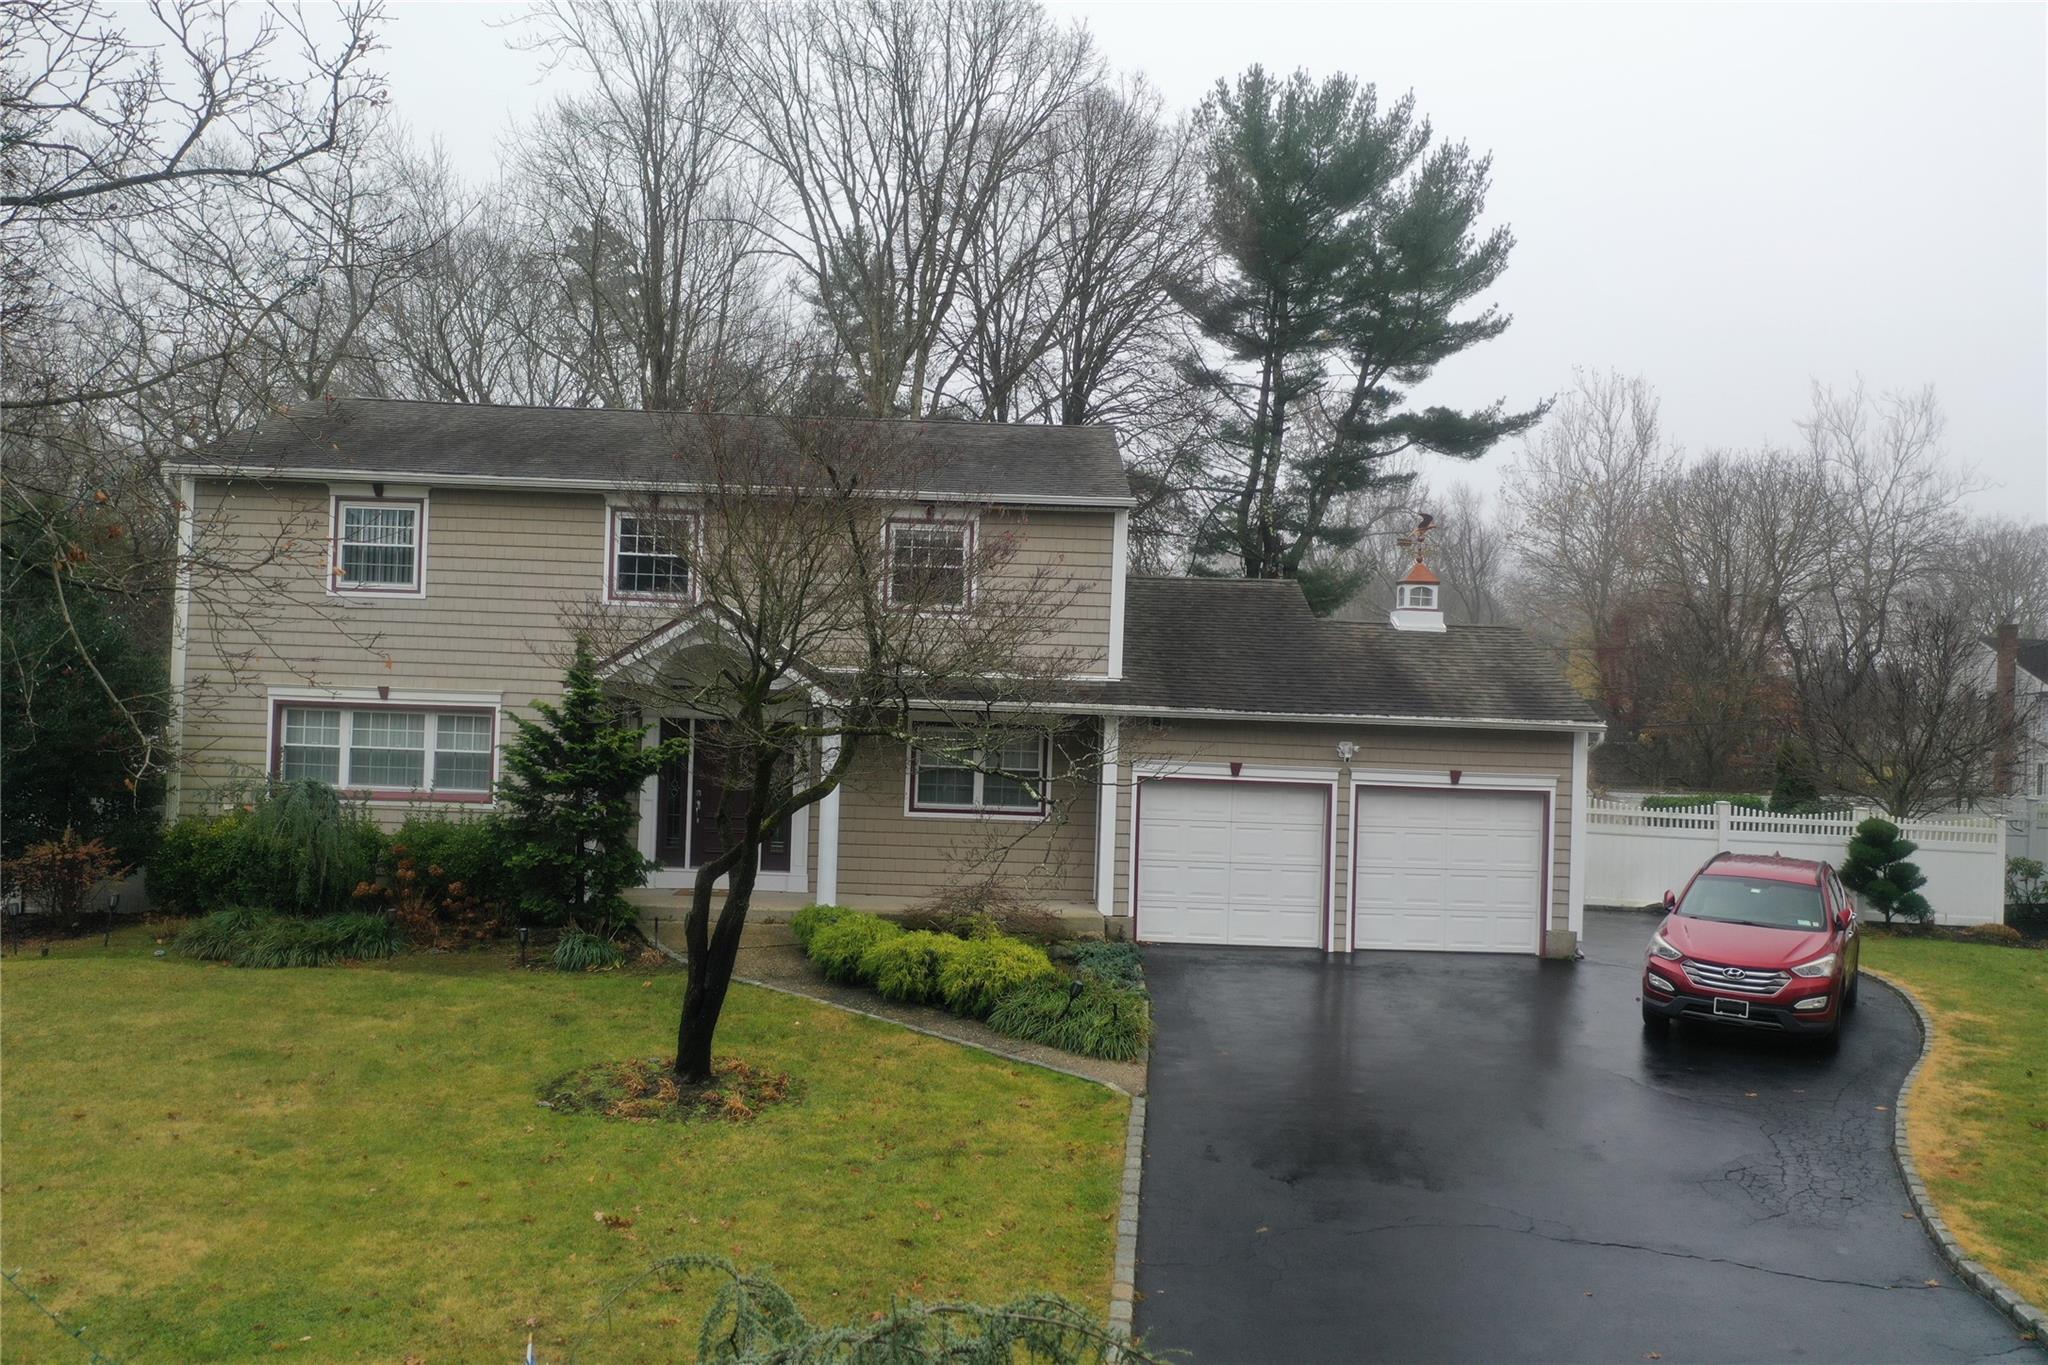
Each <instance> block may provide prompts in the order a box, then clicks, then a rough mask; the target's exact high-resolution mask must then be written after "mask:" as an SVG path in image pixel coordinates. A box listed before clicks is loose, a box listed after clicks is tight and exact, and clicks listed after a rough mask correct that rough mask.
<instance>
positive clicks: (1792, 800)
mask: <svg viewBox="0 0 2048 1365" xmlns="http://www.w3.org/2000/svg"><path fill="white" fill-rule="evenodd" d="M1777 770H1778V772H1777V782H1776V783H1775V784H1774V785H1773V786H1772V787H1771V809H1772V810H1776V811H1802V810H1807V809H1809V808H1811V807H1812V805H1813V804H1814V802H1816V801H1818V800H1820V780H1819V778H1818V776H1817V775H1816V774H1815V772H1814V763H1813V750H1812V749H1809V748H1808V747H1807V746H1806V745H1805V743H1803V742H1802V741H1800V740H1797V739H1788V740H1786V741H1785V742H1784V743H1783V744H1780V745H1779V746H1778V758H1777Z"/></svg>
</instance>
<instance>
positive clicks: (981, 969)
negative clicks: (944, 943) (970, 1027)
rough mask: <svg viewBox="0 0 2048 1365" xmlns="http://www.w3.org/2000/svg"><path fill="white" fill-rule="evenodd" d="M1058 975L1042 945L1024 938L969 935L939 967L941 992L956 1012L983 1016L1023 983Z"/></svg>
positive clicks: (1024, 984) (973, 1016)
mask: <svg viewBox="0 0 2048 1365" xmlns="http://www.w3.org/2000/svg"><path fill="white" fill-rule="evenodd" d="M1056 975H1058V969H1056V968H1055V967H1054V966H1053V965H1052V959H1051V958H1049V957H1047V956H1046V955H1045V950H1044V949H1043V948H1036V947H1033V946H1032V945H1031V944H1029V943H1025V942H1023V941H1022V940H1021V939H1014V938H981V939H969V940H967V941H966V942H964V943H962V944H961V945H960V948H959V951H957V952H955V953H953V954H952V955H951V956H949V957H948V958H947V959H946V961H945V962H944V963H943V964H941V966H940V968H939V994H940V997H941V998H942V999H943V1000H944V1001H945V1002H946V1008H947V1009H949V1010H951V1011H953V1012H954V1013H955V1014H964V1015H967V1016H968V1017H970V1018H974V1019H981V1018H984V1017H986V1016H987V1014H988V1012H989V1011H990V1010H992V1009H994V1008H995V1007H996V1002H997V1001H999V1000H1001V999H1002V998H1003V997H1004V996H1006V995H1008V994H1009V993H1010V992H1011V991H1014V990H1016V989H1017V988H1018V987H1020V986H1028V985H1030V984H1031V983H1032V982H1034V981H1042V980H1045V979H1046V978H1048V977H1052V976H1056Z"/></svg>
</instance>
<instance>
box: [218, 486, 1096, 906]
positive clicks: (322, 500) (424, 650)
mask: <svg viewBox="0 0 2048 1365" xmlns="http://www.w3.org/2000/svg"><path fill="white" fill-rule="evenodd" d="M328 505H329V492H328V489H327V487H326V485H324V484H307V483H292V482H277V483H271V484H260V483H255V482H251V481H245V480H238V481H234V482H232V483H230V482H227V481H223V480H201V481H199V483H198V487H197V506H196V508H195V520H196V523H197V524H198V525H199V526H200V527H202V528H208V527H216V528H218V529H217V530H216V531H212V532H209V533H208V536H209V544H211V537H212V536H213V535H216V534H217V535H219V536H220V537H221V538H222V539H223V540H224V541H225V542H226V543H227V544H228V545H233V544H236V543H239V544H241V545H244V546H251V547H253V546H255V545H259V544H263V543H266V542H268V541H269V540H270V539H271V538H272V537H273V536H274V535H275V534H276V533H277V531H278V530H279V529H280V528H285V527H289V528H290V529H291V530H292V531H293V532H294V533H295V534H297V535H300V536H302V537H304V538H306V539H307V540H309V541H312V542H318V543H317V545H309V546H307V547H306V550H307V552H306V553H305V558H304V562H303V563H302V564H300V565H298V566H295V567H294V568H293V569H292V570H291V571H290V572H289V573H288V574H287V575H286V577H287V578H288V579H289V582H290V584H291V588H290V591H289V592H288V593H286V594H285V597H284V600H283V601H280V602H273V603H272V604H271V605H269V606H268V607H266V608H265V609H264V610H263V611H262V612H260V613H255V614H257V615H260V616H261V617H262V618H263V619H262V620H261V621H260V622H257V623H255V624H252V623H251V621H250V620H249V619H248V618H249V616H250V615H251V613H250V612H249V611H248V610H247V609H246V604H238V603H237V602H235V601H232V600H221V596H220V592H216V591H215V588H216V587H218V588H219V589H220V590H221V592H226V593H227V595H228V596H229V597H232V596H233V593H232V591H231V590H229V588H228V585H225V584H223V585H209V584H206V583H201V584H200V585H198V590H197V591H196V592H195V595H194V603H193V620H192V631H191V642H190V648H189V651H188V656H187V657H188V662H187V669H186V677H187V682H188V685H189V686H190V687H191V688H192V692H193V704H192V705H191V707H190V709H189V713H188V719H187V722H186V728H185V741H186V744H187V747H188V752H189V753H190V755H191V759H192V763H191V767H190V768H189V770H188V773H187V778H186V781H185V783H184V791H183V795H182V797H181V806H182V808H184V809H187V810H189V809H193V808H195V807H196V805H197V803H199V802H201V801H202V800H204V798H205V795H206V793H208V792H209V791H213V790H217V789H218V788H220V787H221V786H222V785H223V784H225V783H228V782H232V781H236V780H244V779H250V778H254V777H257V776H260V775H261V774H262V772H263V771H264V769H265V766H266V764H267V762H268V755H267V754H266V752H265V749H264V742H265V734H266V726H267V719H268V718H267V715H266V711H265V708H266V701H265V697H266V689H268V688H271V687H293V686H309V685H319V686H331V687H377V686H388V687H390V688H391V689H392V690H393V691H394V692H396V693H404V692H408V691H440V692H502V693H503V694H504V706H505V708H506V709H507V710H518V711H520V712H521V713H522V714H526V711H525V708H526V707H527V705H528V704H529V703H530V702H532V701H533V700H535V699H536V698H540V697H551V696H554V695H555V694H556V692H557V691H558V690H559V682H560V677H561V669H562V664H563V661H564V658H565V656H566V654H567V650H568V644H569V639H568V633H567V630H566V628H565V627H564V625H563V622H562V619H561V608H562V607H563V605H564V604H567V603H577V604H585V603H590V602H593V601H595V600H596V599H597V598H598V597H599V595H600V594H601V592H602V590H603V584H604V573H605V564H604V556H605V553H606V517H607V511H606V504H605V501H604V499H603V497H602V496H600V495H598V494H595V493H590V494H576V493H560V492H547V493H541V492H516V491H500V490H495V489H474V488H460V489H449V488H443V489H435V490H433V491H432V492H431V493H430V495H429V502H428V512H427V564H426V578H427V591H426V596H424V597H421V598H411V597H408V598H371V597H331V596H329V595H328V594H327V593H326V591H325V585H324V582H323V575H324V573H325V564H326V554H325V540H326V536H327V534H328ZM986 524H987V525H988V526H989V527H990V528H991V529H1005V530H1014V531H1015V532H1016V534H1017V536H1018V538H1019V544H1018V550H1017V554H1016V562H1017V564H1018V565H1019V571H1020V572H1030V571H1035V570H1036V569H1037V568H1039V567H1041V566H1044V567H1047V568H1050V569H1051V570H1052V571H1053V572H1055V573H1058V574H1062V575H1071V576H1072V577H1073V578H1074V579H1075V580H1076V581H1077V583H1078V584H1079V585H1080V586H1081V591H1080V592H1079V594H1078V595H1077V599H1076V601H1075V602H1074V604H1073V606H1072V608H1071V609H1070V610H1069V611H1068V612H1066V613H1065V615H1066V617H1067V620H1068V623H1069V625H1068V628H1067V629H1066V630H1064V631H1063V632H1061V635H1060V637H1059V639H1058V640H1057V641H1056V644H1057V645H1058V646H1059V647H1061V648H1071V649H1076V650H1081V651H1084V652H1085V654H1086V656H1087V657H1088V658H1089V659H1090V660H1092V661H1093V663H1092V666H1094V667H1097V668H1099V667H1101V666H1102V663H1103V660H1104V659H1105V658H1106V654H1107V648H1108V639H1109V568H1110V564H1111V557H1112V551H1113V537H1114V513H1113V512H1110V511H1107V510H1103V511H1066V510H1062V511H1035V510H1034V511H1004V512H1001V513H997V512H995V511H993V510H992V511H991V512H990V513H988V514H987V518H986ZM204 548H208V547H207V546H202V549H204ZM647 616H648V622H649V625H650V626H652V625H653V624H655V623H656V622H658V621H659V620H660V619H661V618H660V615H659V613H658V612H657V611H652V610H650V611H649V612H648V613H647ZM242 655H249V656H250V657H249V659H248V662H247V665H246V666H244V667H242V668H240V669H239V670H231V669H230V668H229V667H227V666H226V664H224V662H223V658H224V657H238V656H242ZM387 661H388V663H387ZM509 729H510V722H509V721H508V722H504V723H503V725H502V726H501V732H502V731H504V730H509ZM812 825H813V828H814V829H815V825H816V821H815V818H814V819H813V821H812ZM809 865H810V866H812V867H815V866H816V865H817V863H816V859H815V857H813V858H812V860H811V862H810V864H809Z"/></svg>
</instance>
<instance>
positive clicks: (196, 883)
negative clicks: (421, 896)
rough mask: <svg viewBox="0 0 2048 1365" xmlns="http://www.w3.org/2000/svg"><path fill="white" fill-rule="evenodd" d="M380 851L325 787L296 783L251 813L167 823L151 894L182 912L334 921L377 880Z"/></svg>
mask: <svg viewBox="0 0 2048 1365" xmlns="http://www.w3.org/2000/svg"><path fill="white" fill-rule="evenodd" d="M388 846H389V845H388V841H387V840H386V838H385V836H384V833H383V831H381V830H379V829H378V828H377V826H376V825H375V824H374V823H373V822H372V821H371V820H370V819H369V818H368V817H367V816H365V815H364V814H363V813H362V811H361V810H360V809H358V808H356V807H352V806H349V805H347V804H346V803H344V802H342V801H340V800H339V798H337V797H336V796H335V795H334V793H333V791H332V789H330V788H324V787H321V786H320V785H319V784H318V783H308V782H295V783H291V784H289V785H288V786H285V787H282V788H280V789H279V790H278V791H277V793H276V794H274V795H272V796H270V797H268V798H266V799H265V800H264V801H262V802H261V803H259V804H258V805H257V806H255V807H254V808H252V809H249V810H234V811H229V812H228V813H227V814H225V815H215V816H205V815H194V816H187V817H185V818H184V819H182V820H180V821H178V822H177V823H176V824H174V825H172V826H171V827H170V828H169V829H168V830H166V831H164V836H163V838H162V839H161V840H160V841H159V842H158V844H157V850H156V854H155V856H154V857H152V858H151V859H150V862H149V890H150V895H151V897H152V898H153V899H154V900H156V901H157V902H158V903H159V904H162V905H166V906H169V907H170V908H172V909H175V910H180V911H184V912H185V913H187V914H207V913H210V912H212V911H215V910H225V909H232V908H234V907H236V906H244V905H257V906H266V907H269V908H271V909H275V910H282V911H286V912H288V913H291V914H299V915H317V914H335V913H338V912H341V911H344V910H347V909H348V908H349V907H350V905H351V903H352V901H353V898H354V896H355V890H356V887H357V886H358V885H360V884H362V883H364V882H367V881H370V880H371V879H372V878H374V877H375V876H376V875H377V869H378V867H379V866H380V865H381V864H382V863H383V861H384V858H385V853H386V850H387V848H388Z"/></svg>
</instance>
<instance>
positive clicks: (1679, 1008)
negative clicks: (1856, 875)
mask: <svg viewBox="0 0 2048 1365" xmlns="http://www.w3.org/2000/svg"><path fill="white" fill-rule="evenodd" d="M1664 909H1665V910H1666V911H1667V912H1668V913H1667V914H1666V915H1665V916H1664V922H1663V923H1662V924H1660V925H1658V926H1657V932H1656V933H1654V934H1652V935H1650V949H1649V952H1648V954H1647V955H1646V956H1645V957H1644V960H1643V1022H1644V1023H1646V1024H1655V1025H1662V1024H1663V1023H1664V1021H1665V1020H1667V1019H1705V1020H1710V1021H1713V1022H1716V1023H1723V1024H1746V1025H1748V1026H1749V1027H1751V1028H1772V1029H1782V1030H1784V1031H1785V1032H1787V1033H1802V1034H1808V1035H1813V1036H1817V1037H1822V1038H1832V1037H1833V1036H1834V1035H1835V1033H1836V1032H1837V1031H1838V1030H1839V1029H1840V1028H1841V1026H1842V1013H1843V1011H1844V1010H1846V1009H1848V1008H1849V1007H1850V1006H1853V1005H1854V1004H1855V1003H1856V982H1857V971H1856V958H1857V952H1858V944H1857V939H1856V912H1855V909H1854V907H1853V906H1852V905H1851V904H1850V901H1849V893H1848V892H1847V891H1845V890H1844V889H1843V888H1842V883H1841V879H1840V878H1838V877H1836V876H1835V870H1834V869H1833V868H1832V867H1829V866H1828V865H1827V864H1826V863H1815V862H1808V861H1806V860H1804V859H1801V858H1778V857H1769V858H1753V857H1745V856H1742V855H1739V854H1733V853H1720V854H1716V855H1715V856H1714V857H1712V858H1710V859H1708V861H1707V865H1706V866H1705V867H1702V868H1701V869H1700V870H1699V871H1698V872H1695V873H1694V874H1693V878H1692V881H1691V882H1690V883H1688V884H1687V886H1686V888H1685V895H1684V897H1683V898H1679V897H1675V896H1673V895H1672V894H1671V893H1670V892H1669V891H1666V892H1665V893H1664Z"/></svg>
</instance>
